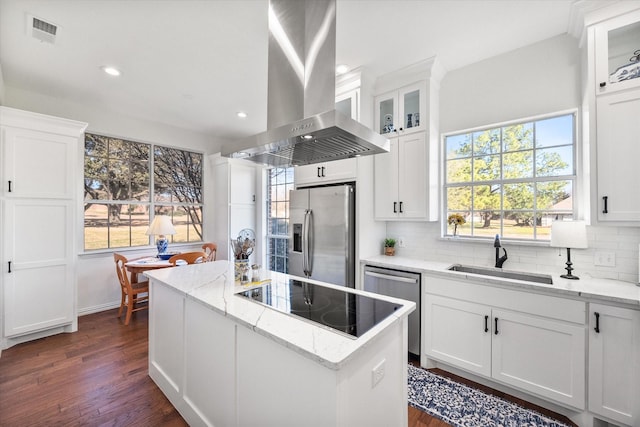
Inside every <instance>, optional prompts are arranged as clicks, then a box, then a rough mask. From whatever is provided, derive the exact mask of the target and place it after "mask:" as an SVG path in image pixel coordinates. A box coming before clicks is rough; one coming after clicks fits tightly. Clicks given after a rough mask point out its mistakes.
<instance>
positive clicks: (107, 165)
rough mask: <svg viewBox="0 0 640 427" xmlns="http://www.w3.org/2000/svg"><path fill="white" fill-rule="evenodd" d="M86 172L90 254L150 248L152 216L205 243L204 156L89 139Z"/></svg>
mask: <svg viewBox="0 0 640 427" xmlns="http://www.w3.org/2000/svg"><path fill="white" fill-rule="evenodd" d="M84 171H85V173H84V200H85V205H84V242H85V243H84V246H85V250H95V249H108V248H123V247H132V246H146V245H149V244H150V237H149V236H147V235H146V234H145V232H146V230H147V227H148V226H149V222H150V216H151V215H150V212H154V214H160V213H162V214H165V215H169V216H171V218H172V220H173V223H174V226H175V227H176V231H177V232H178V233H177V234H176V235H174V236H171V238H172V240H173V242H193V241H201V240H202V154H200V153H193V152H189V151H185V150H178V149H174V148H167V147H160V146H154V145H152V144H145V143H140V142H133V141H127V140H123V139H119V138H112V137H107V136H102V135H95V134H90V133H87V134H85V166H84ZM152 194H153V197H152Z"/></svg>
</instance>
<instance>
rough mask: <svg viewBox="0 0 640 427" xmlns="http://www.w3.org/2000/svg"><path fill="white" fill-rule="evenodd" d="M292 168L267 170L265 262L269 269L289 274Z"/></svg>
mask: <svg viewBox="0 0 640 427" xmlns="http://www.w3.org/2000/svg"><path fill="white" fill-rule="evenodd" d="M293 176H294V174H293V168H273V169H269V171H268V177H267V262H268V263H269V269H270V270H272V271H279V272H281V273H288V272H289V262H288V253H289V191H291V190H293Z"/></svg>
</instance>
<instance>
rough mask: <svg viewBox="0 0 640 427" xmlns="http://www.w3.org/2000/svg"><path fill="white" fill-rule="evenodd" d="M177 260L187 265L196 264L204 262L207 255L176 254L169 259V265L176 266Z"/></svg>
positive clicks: (195, 253)
mask: <svg viewBox="0 0 640 427" xmlns="http://www.w3.org/2000/svg"><path fill="white" fill-rule="evenodd" d="M179 260H183V261H186V262H187V264H198V263H201V262H206V260H207V254H206V253H204V252H185V253H182V254H176V255H174V256H172V257H171V258H169V263H170V264H171V265H177V264H176V262H177V261H179Z"/></svg>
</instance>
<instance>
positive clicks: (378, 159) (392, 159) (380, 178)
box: [374, 132, 429, 220]
mask: <svg viewBox="0 0 640 427" xmlns="http://www.w3.org/2000/svg"><path fill="white" fill-rule="evenodd" d="M390 143H391V148H390V150H389V153H384V154H377V155H376V156H375V160H374V191H375V194H374V214H375V218H376V219H377V220H394V219H412V220H426V219H429V218H428V201H429V199H428V190H429V188H428V176H427V175H428V156H427V142H426V140H425V133H424V132H419V133H414V134H409V135H403V136H400V137H398V138H391V139H390Z"/></svg>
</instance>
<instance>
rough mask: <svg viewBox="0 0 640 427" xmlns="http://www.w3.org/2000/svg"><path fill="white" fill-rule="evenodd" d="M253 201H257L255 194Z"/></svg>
mask: <svg viewBox="0 0 640 427" xmlns="http://www.w3.org/2000/svg"><path fill="white" fill-rule="evenodd" d="M253 201H254V202H255V201H256V195H255V194H254V195H253Z"/></svg>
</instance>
